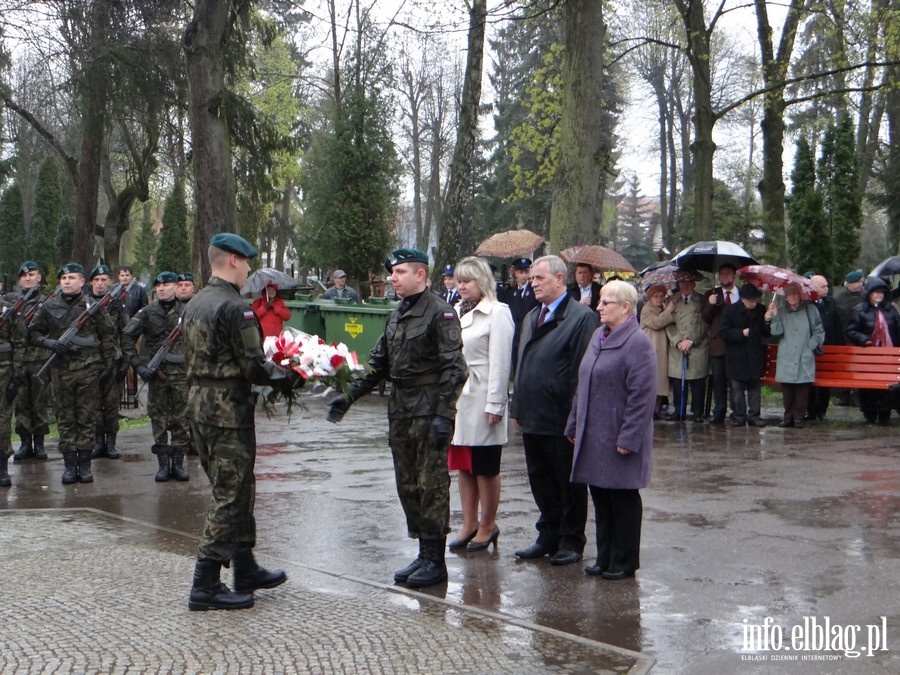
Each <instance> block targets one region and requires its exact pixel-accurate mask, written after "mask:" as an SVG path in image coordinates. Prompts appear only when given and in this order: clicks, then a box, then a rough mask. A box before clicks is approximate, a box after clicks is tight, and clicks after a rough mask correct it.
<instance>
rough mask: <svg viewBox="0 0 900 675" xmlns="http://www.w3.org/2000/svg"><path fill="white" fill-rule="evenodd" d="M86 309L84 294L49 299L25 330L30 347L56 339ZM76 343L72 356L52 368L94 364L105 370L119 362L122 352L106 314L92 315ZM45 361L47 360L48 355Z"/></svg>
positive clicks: (73, 346) (61, 358)
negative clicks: (99, 364)
mask: <svg viewBox="0 0 900 675" xmlns="http://www.w3.org/2000/svg"><path fill="white" fill-rule="evenodd" d="M87 308H88V304H87V300H86V298H85V297H84V295H83V294H81V293H79V294H78V295H76V296H69V297H67V296H65V295H58V296H56V297H55V298H50V299H49V300H47V302H45V303H44V305H43V307H41V308H40V310H38V313H37V314H36V315H35V317H34V320H33V321H32V322H31V325H30V326H29V327H28V341H29V342H31V344H33V345H43V342H44V340H45V339H53V340H56V339H58V338H59V337H60V336H61V335H62V334H63V333H65V332H66V329H67V328H68V327H69V326H71V325H72V324H73V323H74V322H75V319H77V318H78V317H79V316H80V315H81V313H82V312H84V311H85V310H86V309H87ZM77 341H78V342H79V343H81V344H76V343H72V344H70V345H69V346H70V347H71V348H72V353H71V354H68V355H67V356H64V357H59V358H57V359H55V360H54V362H53V367H54V368H64V369H69V370H77V369H79V368H83V367H84V366H88V365H91V364H94V363H101V364H103V365H104V367H106V366H109V365H114V364H116V363H118V360H119V358H120V357H121V352H120V351H119V347H118V345H117V344H116V338H115V328H114V327H113V323H112V319H111V318H110V316H109V313H108V312H98V313H97V314H94V315H93V316H91V317H90V318H89V319H88V320H87V323H85V325H84V327H83V328H82V329H81V330H80V331H78V337H77ZM47 358H48V359H49V358H50V356H49V352H48V356H47Z"/></svg>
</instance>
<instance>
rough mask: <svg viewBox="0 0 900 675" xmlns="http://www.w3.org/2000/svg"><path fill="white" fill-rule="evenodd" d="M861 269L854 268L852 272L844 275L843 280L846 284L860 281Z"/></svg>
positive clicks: (861, 276)
mask: <svg viewBox="0 0 900 675" xmlns="http://www.w3.org/2000/svg"><path fill="white" fill-rule="evenodd" d="M862 278H863V271H862V270H861V269H855V270H853V271H852V272H850V273H848V274H847V276H846V277H844V281H846V282H847V283H848V284H852V283H853V282H854V281H862Z"/></svg>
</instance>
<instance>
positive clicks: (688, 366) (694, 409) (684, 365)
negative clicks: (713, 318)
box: [666, 279, 709, 423]
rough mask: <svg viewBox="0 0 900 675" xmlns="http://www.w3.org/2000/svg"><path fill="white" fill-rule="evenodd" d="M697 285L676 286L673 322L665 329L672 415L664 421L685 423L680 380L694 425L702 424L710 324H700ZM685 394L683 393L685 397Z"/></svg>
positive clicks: (701, 303) (701, 301)
mask: <svg viewBox="0 0 900 675" xmlns="http://www.w3.org/2000/svg"><path fill="white" fill-rule="evenodd" d="M696 285H697V284H696V282H694V281H691V280H687V279H685V280H682V281H679V282H678V293H676V294H675V295H674V297H673V300H674V304H675V306H674V307H673V309H672V316H673V317H674V318H675V321H674V322H673V323H671V324H669V325H668V326H666V335H667V336H668V338H669V368H668V370H669V382H670V384H671V385H672V399H673V402H674V404H675V412H674V414H672V415H670V416H669V417H668V418H667V419H669V420H670V421H673V422H681V421H684V419H685V411H686V410H687V401H684V402H682V392H681V380H682V377H684V378H685V379H686V380H687V388H688V389H690V392H691V415H692V416H693V419H694V422H697V423H699V422H703V404H704V402H705V398H706V376H707V375H708V374H709V351H708V345H707V340H708V338H709V324H707V323H706V321H704V320H703V308H704V306H705V305H706V298H704V297H703V295H702V294H701V293H696V292H695V286H696ZM686 393H687V392H685V394H686Z"/></svg>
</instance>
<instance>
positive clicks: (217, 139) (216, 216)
mask: <svg viewBox="0 0 900 675" xmlns="http://www.w3.org/2000/svg"><path fill="white" fill-rule="evenodd" d="M233 21H234V14H233V7H232V2H225V1H217V0H197V2H196V3H195V5H194V16H193V18H192V19H191V21H190V23H189V24H188V26H187V28H186V30H185V32H184V36H183V38H182V45H183V47H184V53H185V62H186V66H187V76H188V85H189V87H190V116H191V141H192V155H193V156H192V160H193V165H194V200H195V203H196V205H197V228H198V229H199V238H200V240H201V241H204V242H205V241H208V240H209V238H210V237H211V236H212V235H213V234H215V233H216V232H234V231H236V229H237V205H236V202H235V187H234V172H233V169H232V166H231V140H230V138H229V132H228V123H227V116H226V114H225V95H226V92H225V53H224V52H225V44H226V42H227V40H228V36H229V34H230V32H231V27H232V25H233ZM200 261H201V267H202V275H203V278H204V279H205V278H206V277H208V276H209V273H210V268H209V260H208V259H207V257H206V256H205V255H201V256H200Z"/></svg>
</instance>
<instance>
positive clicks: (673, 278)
mask: <svg viewBox="0 0 900 675" xmlns="http://www.w3.org/2000/svg"><path fill="white" fill-rule="evenodd" d="M701 279H703V275H702V274H700V273H699V272H696V271H694V270H683V269H681V268H680V267H678V266H677V265H673V264H672V263H668V264H666V265H665V266H663V267H657V268H656V269H652V270H650V271H648V272H646V273H645V274H644V275H643V276H642V277H641V289H642V290H645V291H646V290H647V289H648V288H650V287H651V286H655V285H656V284H662V285H663V286H665V287H666V288H671V287H672V286H674V285H675V284H677V283H678V282H679V281H700V280H701Z"/></svg>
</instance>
